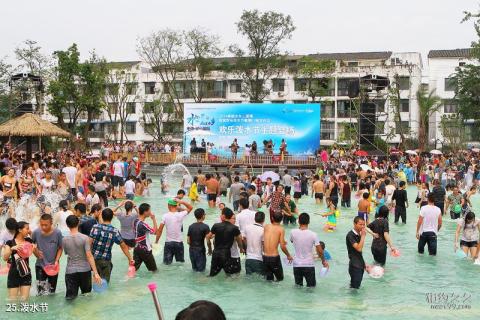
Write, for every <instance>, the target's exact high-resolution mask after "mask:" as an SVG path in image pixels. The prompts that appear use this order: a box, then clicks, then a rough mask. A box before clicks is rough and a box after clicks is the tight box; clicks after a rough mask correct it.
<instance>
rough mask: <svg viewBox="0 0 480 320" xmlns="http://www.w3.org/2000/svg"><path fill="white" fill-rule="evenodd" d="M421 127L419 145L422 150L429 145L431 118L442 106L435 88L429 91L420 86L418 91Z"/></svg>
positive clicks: (419, 128)
mask: <svg viewBox="0 0 480 320" xmlns="http://www.w3.org/2000/svg"><path fill="white" fill-rule="evenodd" d="M417 101H418V113H419V119H420V120H419V127H418V145H419V149H420V151H423V150H424V148H425V147H426V146H427V145H428V126H429V119H430V116H432V115H433V114H434V113H435V112H437V111H438V109H440V107H441V106H442V100H441V98H440V97H439V96H437V95H435V89H434V90H432V91H430V92H428V90H427V88H425V87H420V89H419V90H418V91H417Z"/></svg>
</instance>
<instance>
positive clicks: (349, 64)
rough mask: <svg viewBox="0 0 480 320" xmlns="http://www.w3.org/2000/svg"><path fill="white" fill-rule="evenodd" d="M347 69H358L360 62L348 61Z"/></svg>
mask: <svg viewBox="0 0 480 320" xmlns="http://www.w3.org/2000/svg"><path fill="white" fill-rule="evenodd" d="M347 67H358V61H348V62H347Z"/></svg>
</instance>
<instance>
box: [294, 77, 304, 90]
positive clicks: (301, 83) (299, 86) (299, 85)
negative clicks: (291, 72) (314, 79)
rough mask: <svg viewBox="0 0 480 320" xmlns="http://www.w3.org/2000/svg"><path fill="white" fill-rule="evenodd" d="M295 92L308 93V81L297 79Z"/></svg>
mask: <svg viewBox="0 0 480 320" xmlns="http://www.w3.org/2000/svg"><path fill="white" fill-rule="evenodd" d="M294 90H295V91H307V80H305V79H295V82H294Z"/></svg>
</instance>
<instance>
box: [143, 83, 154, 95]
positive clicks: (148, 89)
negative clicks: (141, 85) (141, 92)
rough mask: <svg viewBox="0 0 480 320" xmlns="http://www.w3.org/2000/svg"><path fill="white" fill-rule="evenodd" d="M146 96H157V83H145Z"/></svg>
mask: <svg viewBox="0 0 480 320" xmlns="http://www.w3.org/2000/svg"><path fill="white" fill-rule="evenodd" d="M145 94H155V82H145Z"/></svg>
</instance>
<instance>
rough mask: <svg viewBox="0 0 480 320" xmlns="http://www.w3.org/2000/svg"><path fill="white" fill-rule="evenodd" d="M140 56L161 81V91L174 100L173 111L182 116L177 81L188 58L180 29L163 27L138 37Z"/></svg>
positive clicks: (179, 116)
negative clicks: (145, 35)
mask: <svg viewBox="0 0 480 320" xmlns="http://www.w3.org/2000/svg"><path fill="white" fill-rule="evenodd" d="M137 52H138V54H139V55H140V57H141V58H142V59H143V60H144V61H146V62H147V63H148V64H149V65H150V67H151V68H152V70H153V72H155V73H156V74H157V75H158V76H159V78H160V80H161V81H162V83H163V90H162V91H163V93H164V94H165V95H168V96H169V97H170V99H169V100H171V101H174V102H175V113H176V116H177V117H178V118H182V117H183V106H182V103H181V101H180V97H181V96H180V95H179V90H177V89H178V87H177V83H178V82H179V77H180V76H181V75H182V74H181V73H182V71H184V70H185V64H186V61H187V58H188V54H187V51H186V50H185V45H184V35H183V32H182V31H178V30H172V29H163V30H159V31H156V32H153V33H152V34H150V35H149V36H147V37H143V38H140V40H139V42H138V46H137Z"/></svg>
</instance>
